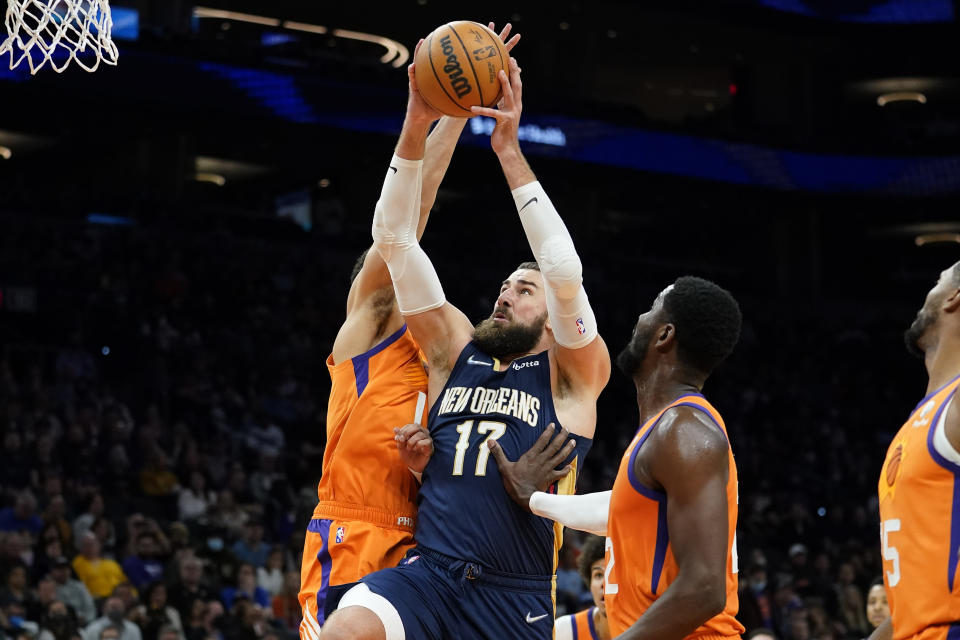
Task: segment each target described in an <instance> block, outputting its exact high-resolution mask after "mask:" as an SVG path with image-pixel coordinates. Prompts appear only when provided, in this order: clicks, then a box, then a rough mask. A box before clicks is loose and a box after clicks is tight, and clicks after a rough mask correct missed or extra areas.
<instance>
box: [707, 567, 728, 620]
mask: <svg viewBox="0 0 960 640" xmlns="http://www.w3.org/2000/svg"><path fill="white" fill-rule="evenodd" d="M720 578H721V579H719V580H717V578H716V577H713V576H711V577H710V579H709V580H704V581H703V585H702V587H701V589H700V598H701V599H702V602H703V612H704V616H705V617H704V621H706V620H709V619H710V618H712V617H714V616H716V615H719V614H721V613H723V610H724V609H726V608H727V585H726V581H725V580H724V579H723V576H722V575H721V576H720Z"/></svg>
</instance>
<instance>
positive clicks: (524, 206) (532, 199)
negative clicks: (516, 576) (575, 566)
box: [519, 198, 546, 615]
mask: <svg viewBox="0 0 960 640" xmlns="http://www.w3.org/2000/svg"><path fill="white" fill-rule="evenodd" d="M536 201H537V199H536V198H530V199H529V200H527V204H525V205H523V206H522V207H520V211H519V213H523V210H524V209H526V208H527V205H530V204H533V203H534V202H536ZM544 615H546V614H544Z"/></svg>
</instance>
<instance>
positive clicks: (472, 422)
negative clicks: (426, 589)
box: [415, 342, 593, 576]
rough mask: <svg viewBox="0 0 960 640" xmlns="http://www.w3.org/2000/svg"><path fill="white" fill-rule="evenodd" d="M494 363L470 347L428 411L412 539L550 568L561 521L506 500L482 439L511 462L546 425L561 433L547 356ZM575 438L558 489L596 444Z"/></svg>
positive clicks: (538, 570) (505, 567) (464, 554)
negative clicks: (500, 367) (568, 469)
mask: <svg viewBox="0 0 960 640" xmlns="http://www.w3.org/2000/svg"><path fill="white" fill-rule="evenodd" d="M496 364H499V363H498V362H497V363H496ZM494 365H495V359H494V358H492V357H490V356H488V355H486V354H485V353H483V352H482V351H480V349H479V348H477V346H476V345H475V344H473V343H472V342H471V343H470V344H468V345H467V346H466V347H464V349H463V352H462V353H461V354H460V357H459V358H457V362H456V365H454V367H453V371H452V372H451V373H450V379H449V380H447V384H446V386H445V387H444V389H443V392H442V393H441V394H440V396H439V397H438V398H437V399H436V401H435V402H434V404H433V407H432V408H431V409H430V419H429V423H428V426H429V429H430V435H431V436H432V437H433V445H434V453H433V457H432V458H431V459H430V462H429V464H427V467H426V469H424V472H423V486H422V487H421V488H420V494H419V510H418V512H417V532H416V536H415V537H416V540H417V544H418V545H421V546H424V547H427V548H428V549H433V550H435V551H439V552H440V553H443V554H446V555H447V556H451V557H453V558H460V559H463V560H468V561H472V562H477V563H479V564H480V565H482V566H485V567H488V568H490V569H493V570H495V571H502V572H506V573H514V574H526V575H540V576H544V575H552V574H553V573H554V571H555V570H556V553H557V550H558V549H559V548H560V544H561V543H562V527H561V526H560V525H558V524H555V523H554V522H553V521H552V520H548V519H546V518H541V517H539V516H535V515H533V514H531V513H528V512H526V511H524V510H523V509H521V508H520V507H519V506H518V505H517V504H516V503H515V502H513V500H511V499H510V496H508V495H507V492H506V490H505V489H504V488H503V484H502V481H501V479H500V471H499V469H498V467H497V463H496V460H493V459H491V456H490V452H489V450H488V449H487V442H486V441H487V440H488V439H490V438H495V439H496V440H497V442H499V444H500V446H501V447H502V448H503V452H504V454H506V456H507V459H509V460H516V459H517V458H519V457H520V455H521V454H523V453H524V452H526V451H527V450H528V449H529V448H530V447H531V446H533V443H534V442H536V440H537V438H538V437H540V435H541V434H542V433H543V430H544V429H546V427H547V425H549V424H550V423H551V422H553V423H554V425H555V427H556V429H557V431H559V430H560V422H559V420H557V415H556V412H555V411H554V408H553V396H552V394H551V392H550V362H549V357H548V353H547V352H546V351H544V352H543V353H540V354H538V355H535V356H527V357H525V358H519V359H517V360H514V361H513V362H511V363H510V366H509V367H507V369H506V371H497V370H496V368H495V366H494ZM576 441H577V447H576V449H575V450H574V451H573V453H572V454H571V456H570V457H571V459H572V460H573V465H574V467H573V468H574V472H573V473H571V474H570V475H568V476H567V477H566V478H564V479H563V480H561V481H560V482H559V483H558V484H557V486H556V487H552V488H551V490H555V491H556V492H557V493H563V494H572V493H573V492H574V485H575V484H576V474H577V471H578V465H579V464H582V462H583V458H584V457H585V456H586V453H587V451H588V450H589V449H590V445H591V443H592V442H593V441H592V440H591V439H590V438H585V437H582V436H576Z"/></svg>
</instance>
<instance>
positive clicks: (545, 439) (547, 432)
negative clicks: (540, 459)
mask: <svg viewBox="0 0 960 640" xmlns="http://www.w3.org/2000/svg"><path fill="white" fill-rule="evenodd" d="M555 429H556V427H555V426H554V424H553V423H552V422H551V423H550V424H548V425H547V428H546V429H544V430H543V433H541V434H540V436H539V437H537V441H536V442H534V443H533V446H532V447H530V449H529V451H530V452H532V453H535V454H540V453H543V451H544V450H545V449H546V448H547V447H548V446H549V445H550V439H551V438H553V432H554V431H555ZM524 455H526V454H524Z"/></svg>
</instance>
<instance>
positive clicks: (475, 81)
mask: <svg viewBox="0 0 960 640" xmlns="http://www.w3.org/2000/svg"><path fill="white" fill-rule="evenodd" d="M509 60H510V54H509V53H507V50H506V48H505V47H504V46H503V42H501V41H500V38H499V37H498V36H497V34H495V33H494V32H493V31H491V30H490V29H488V28H487V27H485V26H483V25H482V24H478V23H476V22H471V21H469V20H458V21H456V22H450V23H447V24H445V25H443V26H442V27H439V28H437V29H435V30H434V31H433V32H432V33H431V34H430V35H428V36H427V37H426V39H425V40H424V42H423V45H422V46H421V47H420V51H419V52H418V53H417V57H416V60H415V61H414V62H415V63H416V68H415V74H416V80H417V88H418V89H419V90H420V95H421V96H423V99H424V100H426V101H427V103H428V104H429V105H430V106H431V107H433V108H434V109H436V110H437V111H440V112H442V113H445V114H447V115H449V116H458V117H461V118H463V117H467V116H470V115H473V114H472V112H471V111H470V107H472V106H474V105H476V106H480V107H492V106H494V105H495V104H497V101H498V100H500V80H498V79H497V73H498V72H499V71H500V69H503V70H507V69H508V66H507V65H508V63H509Z"/></svg>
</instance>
